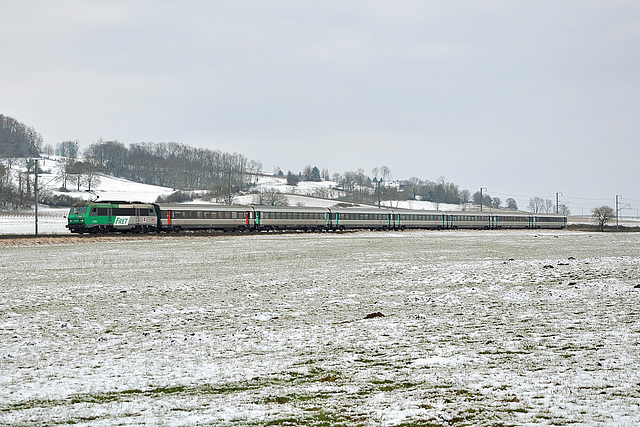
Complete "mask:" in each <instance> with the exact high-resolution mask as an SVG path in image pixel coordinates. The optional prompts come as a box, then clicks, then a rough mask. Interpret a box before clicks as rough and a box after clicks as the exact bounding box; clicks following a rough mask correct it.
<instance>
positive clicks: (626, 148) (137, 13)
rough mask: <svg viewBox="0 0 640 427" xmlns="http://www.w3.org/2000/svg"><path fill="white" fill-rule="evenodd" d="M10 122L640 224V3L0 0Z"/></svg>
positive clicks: (2, 73) (74, 136)
mask: <svg viewBox="0 0 640 427" xmlns="http://www.w3.org/2000/svg"><path fill="white" fill-rule="evenodd" d="M0 37H1V39H2V43H1V44H0V113H2V114H4V115H7V116H11V117H13V118H15V119H17V120H19V121H21V122H23V123H25V124H27V125H30V126H33V127H35V128H36V130H37V131H38V132H40V133H41V134H42V136H43V138H44V142H45V143H49V144H52V145H54V146H55V144H56V143H58V142H61V141H64V140H79V141H80V145H81V147H82V148H86V147H87V146H89V145H90V144H92V143H94V142H96V141H97V140H98V139H100V138H102V139H105V140H107V139H108V140H113V139H115V140H118V141H120V142H123V143H125V144H130V143H137V142H144V141H153V142H166V141H175V142H181V143H185V144H188V145H192V146H197V147H206V148H211V149H217V150H222V151H230V152H238V153H242V154H244V155H245V156H247V157H248V158H250V159H254V160H257V161H260V162H262V163H263V165H264V170H265V171H267V172H271V171H273V168H274V167H275V166H280V167H281V168H282V169H283V170H284V171H285V172H286V171H287V170H292V171H300V170H302V168H303V167H304V166H305V165H317V166H318V167H319V168H320V169H323V168H327V169H329V172H330V173H334V172H341V173H342V172H344V171H347V170H357V169H358V168H363V169H364V170H365V172H366V173H367V174H370V173H371V169H372V168H373V167H376V166H382V165H386V166H388V167H389V168H390V169H391V171H392V174H393V177H394V178H397V179H406V178H409V177H411V176H417V177H420V178H423V179H429V180H432V181H435V180H436V179H438V177H440V176H444V177H445V178H446V180H447V181H451V182H454V183H456V184H458V185H459V186H460V187H461V189H468V190H470V191H471V193H473V192H475V191H477V190H478V189H479V188H480V187H485V188H486V189H487V190H488V192H489V194H491V195H493V196H498V197H501V198H502V200H505V199H506V198H507V197H514V198H516V200H518V203H519V206H520V208H525V209H526V204H527V201H528V200H529V198H530V197H533V196H540V197H544V198H549V199H554V200H555V194H556V192H562V196H561V197H560V200H561V201H565V202H568V203H569V208H570V209H571V210H572V212H573V213H574V214H580V213H581V211H584V212H585V213H587V212H588V211H589V209H590V208H591V207H592V206H593V205H602V204H608V205H610V206H612V207H613V206H614V200H615V195H616V194H620V195H622V199H621V201H622V203H629V204H630V205H631V209H630V210H626V211H624V212H623V214H633V215H636V214H637V213H638V212H637V210H638V209H640V187H639V183H640V164H639V161H640V138H639V137H640V2H638V1H610V0H607V1H585V0H579V1H567V0H563V1H547V2H545V1H460V2H457V1H437V2H436V1H313V2H312V1H264V0H256V1H242V0H240V1H238V0H234V1H184V0H181V1H158V0H153V1H50V2H49V1H25V0H21V1H13V0H0Z"/></svg>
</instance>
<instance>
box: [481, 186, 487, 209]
mask: <svg viewBox="0 0 640 427" xmlns="http://www.w3.org/2000/svg"><path fill="white" fill-rule="evenodd" d="M483 189H484V190H486V189H487V188H486V187H480V212H482V205H483V204H484V199H483V198H482V190H483Z"/></svg>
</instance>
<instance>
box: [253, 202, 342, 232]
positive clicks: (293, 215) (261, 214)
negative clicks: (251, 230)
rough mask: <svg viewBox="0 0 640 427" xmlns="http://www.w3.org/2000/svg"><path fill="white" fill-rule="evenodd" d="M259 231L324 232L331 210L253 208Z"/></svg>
mask: <svg viewBox="0 0 640 427" xmlns="http://www.w3.org/2000/svg"><path fill="white" fill-rule="evenodd" d="M252 209H253V210H254V215H255V224H256V229H259V230H303V231H311V230H324V229H325V228H327V221H328V218H329V209H327V208H306V207H290V206H252Z"/></svg>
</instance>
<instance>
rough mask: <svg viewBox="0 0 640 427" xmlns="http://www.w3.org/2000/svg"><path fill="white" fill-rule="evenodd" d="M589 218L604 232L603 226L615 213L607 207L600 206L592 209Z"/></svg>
mask: <svg viewBox="0 0 640 427" xmlns="http://www.w3.org/2000/svg"><path fill="white" fill-rule="evenodd" d="M591 216H592V217H593V218H594V219H595V220H596V221H597V222H598V225H599V226H600V231H604V225H605V224H606V223H607V222H609V221H611V220H612V219H613V217H614V216H615V211H614V210H613V208H611V207H609V206H600V207H598V208H593V210H592V211H591Z"/></svg>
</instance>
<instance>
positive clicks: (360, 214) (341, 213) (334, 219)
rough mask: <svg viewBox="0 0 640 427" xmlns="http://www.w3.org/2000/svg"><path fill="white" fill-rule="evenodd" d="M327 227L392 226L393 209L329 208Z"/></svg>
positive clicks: (380, 228) (383, 228) (389, 227)
mask: <svg viewBox="0 0 640 427" xmlns="http://www.w3.org/2000/svg"><path fill="white" fill-rule="evenodd" d="M329 216H330V217H329V227H330V228H331V229H332V230H347V229H369V230H388V229H392V228H394V224H393V222H392V216H393V211H391V210H387V209H376V208H331V209H330V213H329Z"/></svg>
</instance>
